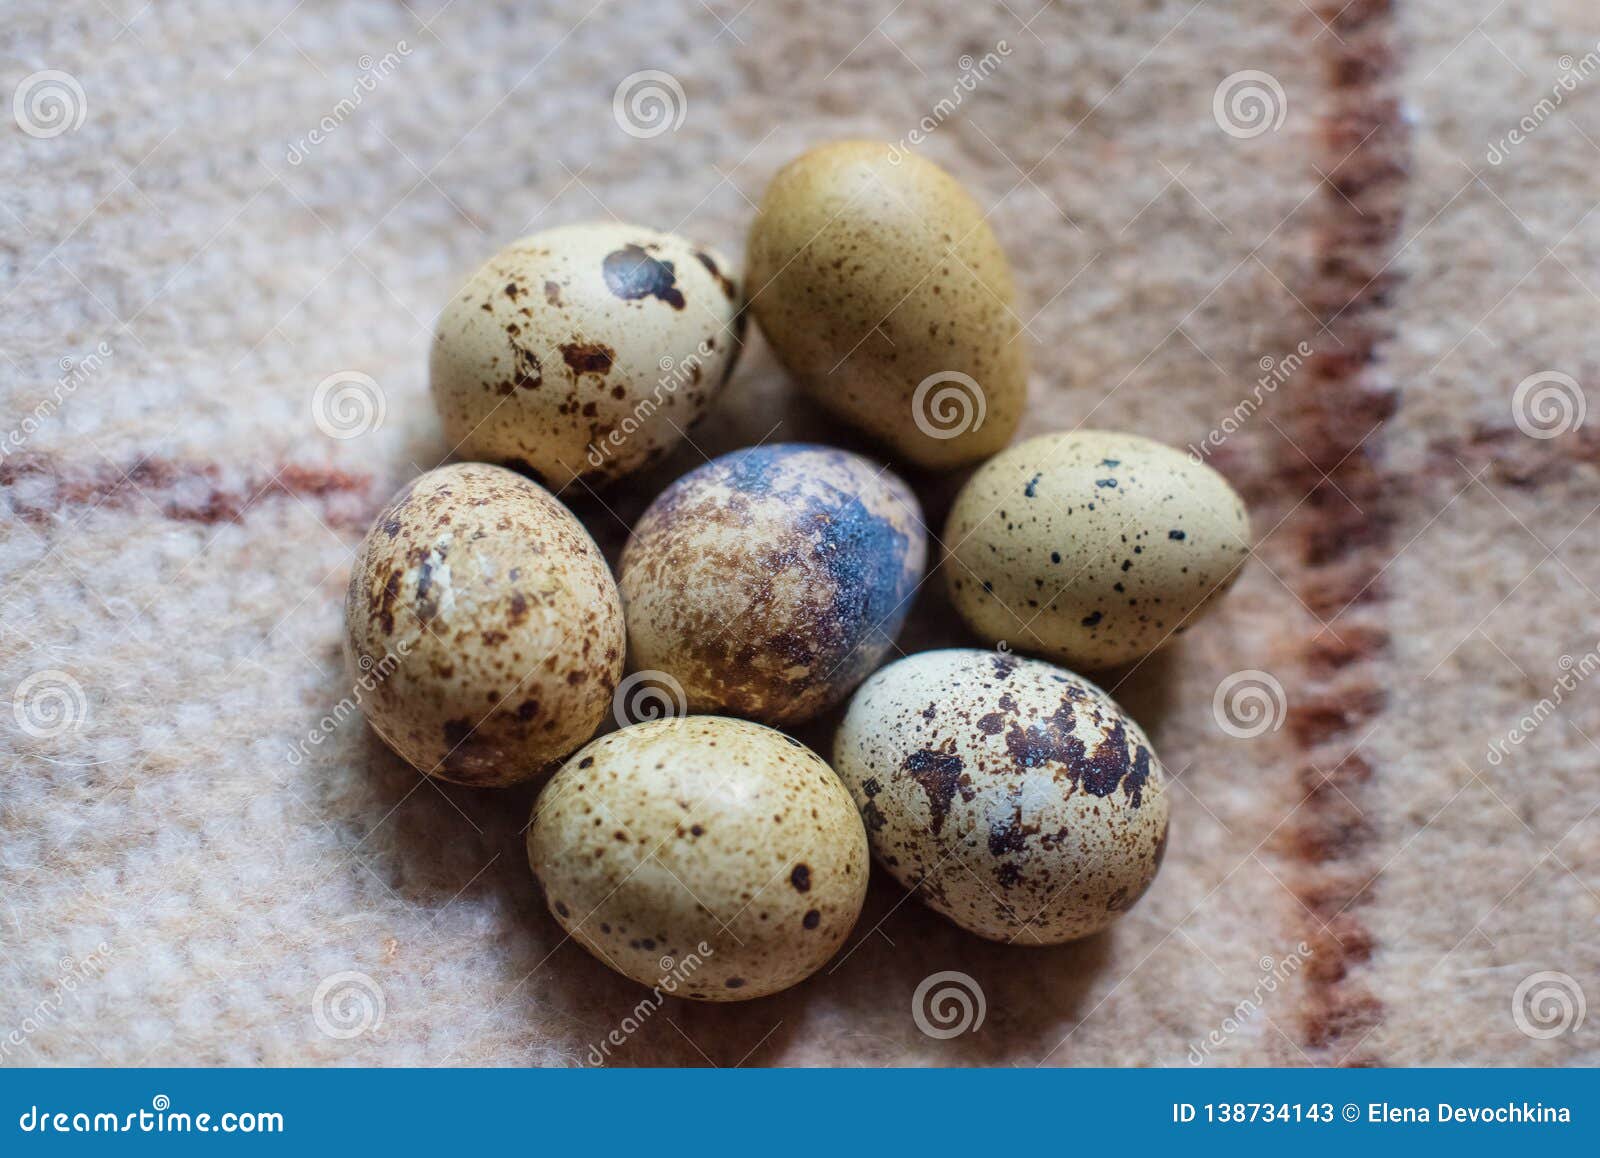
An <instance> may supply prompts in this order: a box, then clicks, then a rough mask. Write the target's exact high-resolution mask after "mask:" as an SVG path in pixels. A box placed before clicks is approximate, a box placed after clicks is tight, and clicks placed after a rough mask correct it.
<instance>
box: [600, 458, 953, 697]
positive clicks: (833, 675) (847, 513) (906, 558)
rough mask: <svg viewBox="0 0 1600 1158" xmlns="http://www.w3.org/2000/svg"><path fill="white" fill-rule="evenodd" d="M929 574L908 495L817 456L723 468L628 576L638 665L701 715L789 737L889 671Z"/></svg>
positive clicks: (637, 545)
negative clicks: (765, 726)
mask: <svg viewBox="0 0 1600 1158" xmlns="http://www.w3.org/2000/svg"><path fill="white" fill-rule="evenodd" d="M926 564H927V533H926V531H925V530H924V528H923V524H922V514H921V511H920V509H919V507H918V505H917V499H916V496H915V495H914V494H912V492H911V489H910V488H909V487H907V486H906V484H905V483H904V482H902V481H901V480H900V479H898V478H897V477H895V476H894V475H893V474H890V473H889V472H888V471H886V470H885V469H883V468H882V467H881V466H879V465H877V464H876V463H874V462H872V461H871V460H870V459H866V458H863V457H861V456H860V455H856V454H849V453H847V452H845V451H841V450H835V449H832V448H830V447H824V446H812V445H808V444H804V443H786V444H777V445H764V446H759V447H754V448H750V449H746V450H738V451H734V452H733V453H731V454H726V455H723V456H722V457H721V458H718V459H716V460H714V461H712V462H709V463H706V464H705V465H704V466H701V467H700V468H699V469H697V470H695V471H692V472H691V473H689V474H687V475H685V476H683V477H682V478H680V479H678V480H677V481H676V482H674V483H673V484H672V485H671V486H670V487H668V488H667V489H666V490H665V491H663V492H662V493H661V495H659V496H658V497H657V498H656V500H655V502H654V503H652V504H651V506H650V508H649V509H648V510H647V511H646V512H645V514H644V516H643V517H642V518H641V519H640V520H639V521H638V523H637V524H636V525H635V526H634V530H633V534H632V536H631V537H630V538H629V540H628V543H627V546H626V547H625V548H624V550H623V554H622V560H621V566H620V567H619V569H618V574H619V577H620V578H619V586H620V588H621V592H622V600H623V606H624V608H625V613H626V616H627V623H628V639H629V663H630V665H631V666H632V668H633V669H634V670H635V671H654V672H663V673H666V675H668V676H670V677H671V678H672V680H675V681H676V682H677V684H678V685H679V686H681V687H682V689H683V692H684V694H685V696H686V698H687V703H688V706H689V708H690V709H691V710H693V711H704V712H717V713H727V714H730V715H737V716H743V717H747V718H750V719H756V720H760V721H762V722H764V723H769V724H792V723H796V722H798V721H801V720H805V719H808V718H810V717H812V716H815V715H816V714H817V713H819V712H821V711H823V710H825V709H827V708H828V707H831V706H832V705H834V704H836V703H839V702H840V701H842V700H843V699H844V697H845V696H847V695H849V694H850V692H851V690H852V689H854V688H855V686H856V685H857V684H859V683H860V682H861V680H862V679H864V678H865V677H866V676H867V674H868V673H869V672H871V671H872V670H873V669H874V668H876V667H877V666H878V665H879V664H880V663H881V662H882V661H883V658H884V656H885V655H886V654H888V652H889V649H890V648H892V647H893V646H894V638H895V636H896V635H897V634H899V631H900V628H901V626H902V624H903V623H904V622H905V617H906V613H907V612H908V611H909V610H910V607H911V596H912V595H913V593H914V592H915V591H916V588H917V585H918V583H919V582H920V581H921V579H922V574H923V570H924V568H925V566H926Z"/></svg>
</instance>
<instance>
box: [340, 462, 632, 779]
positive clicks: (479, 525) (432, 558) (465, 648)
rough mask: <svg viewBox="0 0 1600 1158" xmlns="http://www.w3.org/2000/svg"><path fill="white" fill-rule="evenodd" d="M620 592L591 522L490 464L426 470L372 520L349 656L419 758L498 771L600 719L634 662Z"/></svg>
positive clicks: (376, 719)
mask: <svg viewBox="0 0 1600 1158" xmlns="http://www.w3.org/2000/svg"><path fill="white" fill-rule="evenodd" d="M622 623H623V621H622V605H621V603H620V601H619V600H618V598H617V588H616V584H615V583H614V582H613V581H612V578H611V572H610V571H609V570H607V568H606V563H605V559H604V558H602V557H601V555H600V550H599V548H598V547H596V546H595V543H594V540H593V539H591V538H590V537H589V534H588V532H587V531H585V530H584V529H583V526H582V524H580V523H579V522H578V520H577V519H575V518H573V516H572V514H571V512H569V511H568V510H567V509H566V508H565V507H564V506H562V505H561V504H560V503H559V502H557V501H556V500H555V499H554V498H553V497H551V495H550V494H549V493H548V492H547V491H545V490H544V488H543V487H540V486H539V485H538V484H536V483H532V482H529V481H528V480H527V479H525V478H523V477H522V476H521V475H519V474H516V473H514V472H512V471H509V470H505V469H503V468H502V467H498V466H489V465H488V464H486V463H458V464H456V465H453V466H444V467H440V468H439V469H438V470H433V471H429V472H428V473H427V474H425V475H423V476H422V477H421V478H419V479H417V480H416V481H414V482H412V483H411V484H410V485H409V486H407V487H405V488H404V489H403V490H401V491H400V493H399V494H398V495H396V496H395V498H394V500H393V501H392V502H391V503H390V504H389V506H388V507H387V508H386V509H385V510H384V511H383V513H382V514H380V515H379V516H378V519H377V521H376V522H375V523H374V524H373V526H372V530H370V531H368V532H367V537H366V541H365V542H363V543H362V545H361V550H360V553H359V555H358V556H357V558H356V563H355V569H354V571H353V573H352V574H351V576H350V590H349V594H348V596H347V598H346V601H345V626H346V633H347V634H346V648H345V652H346V656H347V659H348V661H349V665H350V670H351V673H352V674H353V675H354V677H355V679H356V681H357V685H356V686H357V689H358V691H359V692H360V698H361V707H362V710H363V711H364V712H365V713H366V716H367V719H368V721H369V722H370V723H371V724H372V727H373V730H374V731H376V732H377V733H378V735H380V736H382V737H383V739H384V740H385V741H387V742H388V744H389V746H390V747H391V748H393V749H394V750H395V751H396V752H398V753H399V754H400V755H401V756H403V757H405V758H406V759H407V760H409V761H410V762H411V763H412V764H414V765H415V766H416V767H417V768H418V769H419V770H421V771H423V772H426V773H428V774H429V775H431V776H437V777H439V778H441V779H444V780H453V781H455V782H457V783H459V784H474V785H501V784H511V783H514V782H516V781H519V780H525V779H527V778H529V777H531V776H534V775H536V774H537V773H539V772H540V771H542V770H544V769H546V768H547V767H548V766H550V765H551V764H552V763H554V762H555V761H557V760H559V759H561V758H562V757H563V756H565V755H567V753H569V752H571V751H572V750H573V749H574V748H576V747H577V746H578V745H579V744H582V743H583V742H584V741H585V740H587V739H588V738H589V737H590V736H592V735H593V734H594V730H595V728H596V727H597V726H598V725H599V723H600V721H601V720H602V719H603V718H604V717H605V715H606V714H607V712H608V710H609V709H610V707H611V695H612V692H613V691H614V690H615V688H616V684H617V680H618V679H619V678H620V677H621V675H622V665H623V660H624V652H625V650H626V649H625V643H624V639H623V627H622Z"/></svg>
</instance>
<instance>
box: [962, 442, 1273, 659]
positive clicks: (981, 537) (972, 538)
mask: <svg viewBox="0 0 1600 1158" xmlns="http://www.w3.org/2000/svg"><path fill="white" fill-rule="evenodd" d="M944 541H945V542H946V543H948V544H950V555H949V557H947V558H946V559H945V562H944V569H945V581H946V582H947V583H948V585H949V590H950V598H951V601H952V602H953V603H954V604H955V606H956V610H957V611H959V612H960V613H961V617H962V618H963V619H965V620H966V622H967V625H968V626H969V627H971V628H972V630H973V631H975V632H976V633H977V634H978V635H980V636H981V637H983V638H984V639H986V640H988V641H989V642H991V643H995V642H1000V641H1005V642H1007V643H1009V644H1010V646H1012V647H1014V648H1017V649H1019V650H1022V651H1034V652H1039V653H1042V654H1043V655H1046V656H1048V657H1050V658H1051V659H1055V660H1059V661H1061V662H1063V663H1066V664H1069V665H1071V666H1073V667H1077V668H1104V667H1110V666H1112V665H1114V664H1119V663H1125V662H1127V661H1129V660H1134V659H1139V658H1141V657H1143V656H1146V655H1149V654H1150V653H1151V652H1152V651H1155V650H1156V649H1157V648H1159V647H1161V646H1162V645H1163V644H1165V643H1167V642H1168V641H1170V640H1171V639H1173V638H1174V637H1175V636H1176V635H1178V634H1179V633H1180V632H1182V631H1184V630H1185V629H1187V628H1188V627H1189V626H1190V625H1191V624H1192V623H1193V622H1194V621H1195V619H1196V618H1198V617H1199V615H1200V614H1201V612H1203V611H1204V610H1205V609H1206V608H1207V607H1208V606H1210V604H1211V603H1212V601H1213V600H1215V599H1216V598H1217V596H1219V595H1221V594H1222V593H1223V592H1224V591H1226V590H1227V589H1228V586H1229V585H1230V584H1231V583H1232V582H1233V579H1234V577H1235V575H1236V574H1237V572H1238V569H1239V566H1240V564H1241V563H1243V562H1244V559H1245V557H1246V556H1247V555H1248V554H1249V553H1250V517H1249V515H1248V514H1247V513H1246V511H1245V506H1244V501H1243V500H1242V499H1241V498H1240V497H1239V496H1238V495H1237V494H1236V493H1235V492H1234V490H1233V488H1232V487H1230V486H1229V485H1228V483H1227V481H1226V480H1225V479H1224V478H1223V477H1222V476H1221V475H1219V474H1218V473H1217V472H1216V471H1214V470H1212V469H1211V468H1210V467H1208V466H1206V465H1204V464H1203V463H1199V462H1196V461H1194V460H1193V459H1192V458H1190V457H1189V456H1188V455H1187V454H1184V453H1183V452H1181V451H1177V450H1174V449H1173V448H1172V447H1170V446H1166V445H1164V444H1162V443H1159V442H1153V441H1151V440H1150V439H1148V438H1140V437H1139V436H1137V435H1133V434H1116V433H1113V432H1110V431H1104V430H1078V431H1073V432H1072V433H1068V434H1046V435H1042V436H1040V437H1038V438H1032V439H1029V440H1028V441H1027V442H1023V443H1020V444H1019V445H1017V446H1014V447H1012V448H1011V449H1010V450H1007V451H1006V452H1004V453H1003V454H999V455H996V456H995V457H994V458H993V459H991V460H990V461H989V462H987V463H985V464H984V465H983V466H982V467H981V468H979V470H978V471H977V472H976V473H975V474H974V475H973V476H972V478H971V479H969V480H968V481H967V484H966V486H965V487H963V488H962V490H961V493H960V494H959V495H958V496H957V497H956V502H955V505H954V506H953V507H952V508H951V511H950V518H949V521H948V522H947V523H946V524H945V534H944Z"/></svg>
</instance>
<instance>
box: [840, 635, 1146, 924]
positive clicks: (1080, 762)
mask: <svg viewBox="0 0 1600 1158" xmlns="http://www.w3.org/2000/svg"><path fill="white" fill-rule="evenodd" d="M834 767H835V768H836V769H838V772H839V777H840V778H841V779H842V780H843V781H844V782H845V784H846V785H847V786H848V787H849V789H850V792H851V794H852V795H853V796H854V797H855V800H856V803H857V805H859V806H860V808H861V815H862V818H863V819H864V820H865V821H866V825H867V834H868V839H869V840H870V841H871V842H872V851H873V854H874V855H875V856H876V857H877V859H878V863H880V864H881V865H883V867H884V868H886V869H888V870H889V872H890V873H891V874H892V875H893V876H894V878H895V879H896V880H898V881H899V882H900V883H901V884H903V885H905V886H906V887H907V888H909V889H913V890H915V895H916V896H917V897H918V898H919V899H921V900H922V901H923V902H924V903H926V904H927V905H928V906H929V907H930V908H932V909H934V910H935V911H936V912H939V913H942V914H944V916H946V917H948V918H949V919H950V920H952V921H954V922H955V923H956V924H957V925H960V926H961V927H962V928H963V929H967V930H970V931H971V932H974V933H977V934H978V935H979V936H980V937H987V938H988V939H990V940H991V941H1008V942H1012V943H1015V944H1019V945H1049V944H1055V943H1057V942H1060V941H1070V940H1072V939H1073V938H1075V937H1082V936H1086V935H1087V934H1089V933H1094V932H1096V931H1098V930H1100V929H1103V928H1105V927H1106V926H1107V925H1109V924H1111V923H1112V922H1113V921H1115V920H1116V919H1117V917H1118V916H1120V915H1121V914H1122V913H1124V912H1126V911H1127V909H1128V908H1129V907H1130V906H1132V904H1133V903H1134V902H1135V901H1137V900H1138V899H1139V898H1140V897H1141V896H1142V895H1143V894H1144V891H1145V890H1146V889H1147V888H1149V887H1150V882H1151V881H1152V880H1153V879H1154V878H1155V875H1156V869H1157V868H1159V867H1160V865H1161V857H1162V854H1163V853H1164V852H1165V851H1166V845H1167V782H1166V775H1165V773H1164V772H1163V771H1162V768H1161V764H1160V762H1159V761H1158V760H1157V759H1156V757H1155V754H1154V753H1153V752H1152V751H1151V750H1150V742H1149V741H1148V740H1147V739H1145V736H1144V733H1143V732H1142V731H1140V730H1139V726H1138V725H1137V724H1135V723H1134V722H1133V721H1132V720H1131V719H1129V718H1128V717H1127V716H1126V715H1125V714H1124V713H1123V711H1122V709H1121V708H1119V707H1118V706H1117V705H1116V703H1115V702H1114V701H1113V700H1112V699H1111V698H1110V697H1108V696H1107V695H1106V694H1105V693H1104V692H1102V691H1101V690H1100V689H1099V688H1097V687H1095V685H1094V684H1091V683H1089V682H1088V681H1087V680H1084V679H1082V678H1080V677H1078V676H1075V675H1073V674H1072V673H1071V672H1068V671H1063V670H1062V669H1061V668H1058V667H1054V666H1052V665H1050V664H1047V663H1044V662H1042V661H1040V660H1030V659H1018V658H1016V657H1014V656H1009V655H1005V654H1002V653H999V652H990V651H976V650H966V649H953V650H948V651H926V652H922V653H920V654H918V655H914V656H911V657H910V658H908V659H903V660H900V661H899V662H897V663H893V664H890V665H889V666H888V667H886V668H884V669H883V670H882V671H880V672H878V673H877V674H876V675H874V676H873V677H872V678H871V679H869V680H868V681H867V682H866V683H865V684H863V685H862V687H861V690H860V691H859V692H857V693H856V695H855V698H854V699H852V700H851V701H850V710H849V712H848V714H847V715H846V716H845V720H844V724H843V725H842V726H841V728H840V729H839V733H838V737H837V739H836V741H835V745H834Z"/></svg>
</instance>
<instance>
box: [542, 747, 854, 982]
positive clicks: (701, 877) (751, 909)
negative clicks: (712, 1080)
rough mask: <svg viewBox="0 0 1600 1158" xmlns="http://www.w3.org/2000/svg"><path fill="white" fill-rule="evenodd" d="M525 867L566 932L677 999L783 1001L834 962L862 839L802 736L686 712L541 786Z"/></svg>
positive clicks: (849, 921)
mask: <svg viewBox="0 0 1600 1158" xmlns="http://www.w3.org/2000/svg"><path fill="white" fill-rule="evenodd" d="M528 861H529V863H530V864H531V865H532V867H533V872H534V875H535V876H536V877H537V878H538V881H539V884H540V885H541V887H542V888H543V890H544V896H545V903H546V904H547V905H549V907H550V911H551V913H553V914H554V915H555V918H556V920H557V921H559V922H560V923H561V927H562V928H563V929H565V930H566V931H567V932H568V933H569V934H571V935H572V937H573V938H574V939H575V940H577V941H578V942H579V944H581V945H583V946H584V947H585V948H586V949H588V950H589V951H590V952H591V953H593V954H594V955H595V956H596V957H598V958H599V959H600V960H601V961H604V962H605V963H606V964H607V965H609V966H611V967H612V968H613V969H615V970H617V971H618V972H619V973H622V974H623V975H625V976H627V977H631V978H633V980H635V981H637V982H639V983H640V984H641V985H649V986H664V982H667V981H668V980H669V979H670V982H671V985H670V990H669V991H670V992H672V993H673V994H674V995H675V996H678V997H691V998H695V999H698V1000H701V1001H742V1000H745V999H746V998H751V997H764V996H766V995H767V994H769V993H776V992H778V990H780V989H787V988H788V987H789V986H791V985H793V984H795V983H796V982H798V981H801V980H803V979H804V978H806V977H808V976H810V975H811V974H812V973H814V972H816V971H817V970H818V969H819V968H821V967H822V965H823V964H824V963H825V962H826V961H827V960H828V958H829V957H831V956H833V954H834V951H835V950H837V949H838V948H839V946H840V945H841V944H842V943H843V942H844V939H845V937H846V936H847V935H848V934H849V932H850V929H851V928H852V927H853V926H854V925H855V921H856V917H857V916H859V915H860V912H861V903H862V900H863V899H864V898H865V896H866V888H867V871H868V855H867V838H866V834H865V833H864V832H863V831H862V828H861V818H860V817H859V816H858V815H857V813H856V809H855V806H854V805H853V804H851V802H850V796H849V794H848V793H846V792H845V790H844V786H843V785H841V784H840V783H839V778H838V777H837V776H835V775H834V774H833V771H832V769H830V768H829V767H828V765H827V764H826V763H824V762H823V760H822V759H821V757H819V756H817V755H816V754H815V753H814V752H812V751H811V750H810V749H809V748H807V747H805V745H803V744H801V743H800V742H799V741H798V740H793V739H790V738H789V737H788V736H785V735H783V734H782V733H781V732H775V731H773V730H772V729H771V728H765V727H762V726H761V725H759V724H752V723H748V722H746V721H744V720H731V719H725V718H722V717H718V716H689V717H684V718H678V719H664V720H655V721H652V722H649V723H644V724H635V725H634V726H633V727H630V728H624V729H623V730H622V731H620V732H613V733H612V734H610V735H609V736H603V737H601V738H600V739H598V740H596V741H595V742H594V743H592V744H590V745H589V746H588V747H586V748H584V749H583V750H582V751H580V752H578V753H577V754H576V755H575V756H573V757H572V759H570V760H568V761H567V763H566V764H565V765H563V766H562V768H561V770H560V771H559V772H557V773H556V774H555V775H554V776H553V777H551V779H550V782H549V783H548V784H547V785H545V787H544V790H543V792H542V793H541V794H540V796H539V799H538V801H537V803H536V804H535V805H534V810H533V821H532V823H531V825H530V827H529V829H528Z"/></svg>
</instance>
